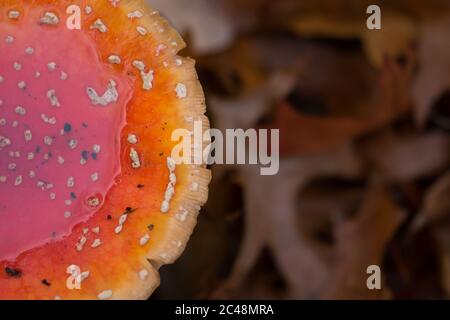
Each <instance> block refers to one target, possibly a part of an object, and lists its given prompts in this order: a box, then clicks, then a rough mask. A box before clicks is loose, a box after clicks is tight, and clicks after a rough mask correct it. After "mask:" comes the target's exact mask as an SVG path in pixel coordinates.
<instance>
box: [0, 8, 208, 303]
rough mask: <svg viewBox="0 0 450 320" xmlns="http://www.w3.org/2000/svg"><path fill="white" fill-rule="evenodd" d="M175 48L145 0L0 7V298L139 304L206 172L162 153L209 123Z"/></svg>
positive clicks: (169, 253)
mask: <svg viewBox="0 0 450 320" xmlns="http://www.w3.org/2000/svg"><path fill="white" fill-rule="evenodd" d="M77 14H78V15H79V17H80V24H79V26H80V28H79V29H78V28H76V27H75V28H72V27H70V26H71V25H70V23H69V22H72V23H73V21H74V20H71V19H75V18H76V17H77ZM72 26H73V25H72ZM75 26H76V24H75ZM184 46H185V44H184V42H183V40H182V39H181V37H180V36H179V35H178V33H177V32H176V31H175V30H174V29H172V28H171V27H170V26H169V25H168V23H167V22H166V21H165V20H164V19H162V18H160V16H159V15H158V13H157V12H156V11H154V10H152V9H151V8H149V7H148V6H147V5H146V4H145V3H144V2H143V1H131V0H122V1H64V0H63V1H33V2H32V3H30V2H27V1H5V0H1V1H0V217H1V220H2V222H1V223H0V268H1V269H0V299H110V298H112V299H121V298H125V299H136V298H147V297H148V296H149V295H150V294H151V293H152V292H153V290H154V289H155V288H156V287H157V285H158V284H159V275H158V269H159V267H160V266H162V265H163V264H167V263H171V262H173V261H174V260H175V259H176V258H177V257H178V256H179V255H180V254H181V252H182V251H183V249H184V246H185V244H186V242H187V240H188V238H189V236H190V234H191V232H192V229H193V227H194V225H195V223H196V215H197V213H198V210H199V208H200V206H201V205H202V204H203V203H204V202H205V201H206V198H207V187H208V183H209V180H210V174H209V171H208V170H206V168H205V167H204V166H202V165H190V164H177V163H176V161H175V160H174V159H173V158H172V157H171V152H172V149H173V147H174V146H175V144H176V142H174V141H172V140H171V133H172V132H173V130H175V129H178V128H182V129H188V130H192V128H193V126H194V122H195V121H200V122H201V123H202V125H203V127H204V128H205V129H206V128H207V127H208V126H209V123H208V120H207V118H206V117H205V116H204V111H205V104H204V97H203V92H202V90H201V86H200V84H199V82H198V80H197V74H196V72H195V68H194V62H193V60H190V59H188V58H183V57H180V56H178V52H179V50H181V49H182V48H183V47H184Z"/></svg>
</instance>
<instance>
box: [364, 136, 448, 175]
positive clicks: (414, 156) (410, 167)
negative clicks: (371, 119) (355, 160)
mask: <svg viewBox="0 0 450 320" xmlns="http://www.w3.org/2000/svg"><path fill="white" fill-rule="evenodd" d="M449 147H450V137H449V136H448V135H446V134H443V133H427V134H422V135H419V134H417V133H416V134H410V135H408V136H400V135H397V134H395V133H392V132H387V133H384V134H381V135H379V136H378V137H376V138H375V139H374V141H372V142H371V143H368V145H367V149H368V155H369V162H370V163H371V165H372V166H373V168H374V170H375V172H376V174H377V175H378V176H379V177H381V178H383V179H384V180H386V181H389V182H406V181H411V180H416V179H418V178H422V177H426V176H428V175H431V174H435V173H437V172H439V171H440V170H442V169H444V168H445V167H446V166H447V165H448V163H449V160H450V148H449Z"/></svg>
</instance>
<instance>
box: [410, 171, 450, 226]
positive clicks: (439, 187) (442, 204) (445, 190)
mask: <svg viewBox="0 0 450 320" xmlns="http://www.w3.org/2000/svg"><path fill="white" fill-rule="evenodd" d="M449 195H450V173H447V174H445V175H443V176H441V177H440V178H439V179H438V180H437V181H436V182H435V183H434V184H433V185H432V186H431V187H430V188H429V189H428V190H427V193H426V194H425V198H424V200H423V204H422V207H421V208H420V209H419V212H418V214H417V216H416V217H415V219H414V221H413V223H412V225H411V229H412V231H414V232H417V231H418V230H419V229H420V228H422V227H424V226H425V225H426V224H428V223H432V222H434V221H437V220H439V219H440V218H444V217H446V216H448V215H450V201H448V197H449Z"/></svg>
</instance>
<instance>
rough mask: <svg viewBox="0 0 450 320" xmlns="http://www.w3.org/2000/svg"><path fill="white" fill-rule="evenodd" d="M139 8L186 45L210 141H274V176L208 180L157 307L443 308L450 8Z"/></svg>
mask: <svg viewBox="0 0 450 320" xmlns="http://www.w3.org/2000/svg"><path fill="white" fill-rule="evenodd" d="M148 1H149V3H150V4H151V5H152V6H153V7H154V8H156V9H158V10H160V11H161V13H162V14H163V15H164V16H165V17H167V18H168V19H169V20H170V21H171V22H172V24H174V25H175V26H176V27H177V29H178V30H179V31H180V33H182V34H183V36H184V38H185V39H186V42H187V43H188V44H189V45H188V48H187V49H185V50H184V51H183V52H182V53H181V54H182V55H187V56H191V57H193V58H195V59H196V60H197V69H198V73H199V77H200V80H201V82H202V84H203V88H204V90H205V94H206V100H207V106H208V115H209V117H210V119H211V121H212V126H213V127H215V128H219V129H225V128H244V129H247V128H279V129H280V135H281V138H280V139H281V165H280V172H279V174H278V175H275V176H260V175H259V168H257V167H253V166H229V165H219V166H213V167H212V171H213V181H212V183H211V189H210V198H209V201H208V203H207V204H206V206H205V208H204V209H203V211H202V213H201V214H200V216H199V222H198V225H197V227H196V230H195V232H194V234H193V236H192V239H191V241H190V242H189V244H188V247H187V250H186V251H185V252H184V254H183V256H182V257H181V258H180V259H179V260H178V261H177V262H176V263H175V264H174V265H171V266H165V267H163V268H162V270H161V277H162V278H163V279H164V281H162V284H161V287H160V288H159V289H158V290H157V292H156V293H155V295H154V296H153V297H152V298H153V299H177V298H185V299H192V298H194V299H196V298H203V299H213V298H214V299H228V298H234V299H244V298H246V299H272V298H274V299H292V298H294V299H403V298H414V299H422V298H423V299H428V298H449V297H450V170H449V169H450V167H449V146H450V144H449V142H450V140H449V132H450V2H449V1H443V0H427V1H423V0H397V1H375V0H374V1H366V0H316V1H307V0H277V1H273V0H245V1H242V0H189V1H188V0H148ZM372 4H377V5H379V6H380V8H381V27H382V29H381V30H368V29H367V27H366V20H367V18H368V17H369V14H367V13H366V9H367V7H368V6H369V5H372ZM372 264H375V265H379V266H380V268H381V272H382V290H373V291H370V290H368V289H367V287H366V279H367V277H368V275H367V273H366V269H367V267H368V266H369V265H372Z"/></svg>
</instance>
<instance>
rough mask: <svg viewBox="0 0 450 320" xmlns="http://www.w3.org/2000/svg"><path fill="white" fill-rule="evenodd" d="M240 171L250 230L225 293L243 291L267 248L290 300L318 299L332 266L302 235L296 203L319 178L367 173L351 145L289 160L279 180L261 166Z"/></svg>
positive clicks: (281, 171) (224, 286) (247, 167)
mask: <svg viewBox="0 0 450 320" xmlns="http://www.w3.org/2000/svg"><path fill="white" fill-rule="evenodd" d="M330 158H331V159H333V161H330V160H329V159H330ZM238 169H239V172H240V175H241V176H242V183H243V186H242V187H243V188H244V203H245V214H246V215H245V230H246V231H245V234H244V239H243V242H242V246H241V249H240V252H239V255H238V257H237V259H236V261H235V264H234V267H233V270H232V272H231V275H230V277H229V279H228V280H227V281H226V283H225V284H224V285H223V286H222V288H220V289H219V292H220V293H221V294H220V295H221V296H223V295H224V292H230V291H231V292H233V291H234V290H237V288H239V286H240V284H241V283H242V282H243V281H244V279H245V278H246V276H247V275H248V274H249V272H250V271H251V270H252V268H253V267H254V265H255V263H256V261H257V258H258V257H259V255H260V254H261V252H262V250H263V249H264V248H268V249H269V250H270V252H271V253H272V254H273V258H274V260H275V263H276V265H277V266H278V268H279V271H280V273H281V275H282V277H283V279H284V281H285V282H286V283H287V286H288V290H289V297H293V298H308V297H314V296H316V297H317V296H318V295H319V293H320V292H321V290H322V289H323V286H324V285H325V279H326V276H327V274H328V272H329V270H328V269H329V265H328V264H327V263H326V260H325V257H324V256H323V255H322V254H321V253H320V252H317V251H315V250H314V247H313V246H311V245H310V244H309V243H308V242H307V241H306V240H305V239H304V238H303V237H302V236H301V235H300V234H299V230H298V227H297V225H298V224H297V221H298V217H297V206H296V204H295V203H296V200H295V199H296V198H297V196H298V193H299V191H300V190H301V189H302V188H303V187H304V186H305V185H306V184H307V183H308V182H309V181H312V180H313V179H315V178H317V177H323V176H341V177H354V176H357V175H358V174H359V172H360V169H361V168H360V164H359V161H358V159H357V158H356V157H355V155H354V153H353V151H352V150H351V148H348V147H345V148H341V149H340V150H338V151H334V152H331V153H329V154H322V155H318V156H308V157H301V158H298V159H286V160H283V161H282V163H281V166H280V172H279V174H278V175H276V176H261V175H260V172H259V169H258V168H257V167H251V166H241V167H239V168H238Z"/></svg>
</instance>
